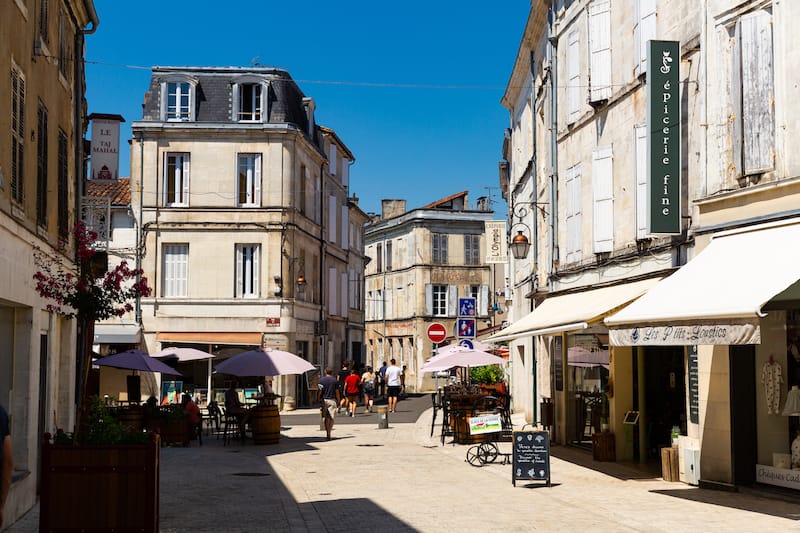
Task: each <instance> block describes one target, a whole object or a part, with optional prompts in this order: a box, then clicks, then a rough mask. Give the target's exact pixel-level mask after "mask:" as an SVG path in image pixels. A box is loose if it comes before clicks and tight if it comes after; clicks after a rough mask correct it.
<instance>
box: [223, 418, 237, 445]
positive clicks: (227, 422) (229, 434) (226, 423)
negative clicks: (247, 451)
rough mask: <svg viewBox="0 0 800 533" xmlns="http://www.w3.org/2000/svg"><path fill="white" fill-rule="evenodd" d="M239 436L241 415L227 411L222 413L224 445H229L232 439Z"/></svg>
mask: <svg viewBox="0 0 800 533" xmlns="http://www.w3.org/2000/svg"><path fill="white" fill-rule="evenodd" d="M236 438H239V417H238V416H237V415H235V414H233V413H229V412H227V411H224V412H223V415H222V445H223V446H227V445H228V443H229V442H230V441H231V439H236Z"/></svg>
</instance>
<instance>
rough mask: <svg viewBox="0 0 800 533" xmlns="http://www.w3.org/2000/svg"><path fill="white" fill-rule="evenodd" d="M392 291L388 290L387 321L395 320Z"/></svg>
mask: <svg viewBox="0 0 800 533" xmlns="http://www.w3.org/2000/svg"><path fill="white" fill-rule="evenodd" d="M392 292H393V291H392V289H386V296H385V298H386V319H387V320H391V319H393V318H394V300H393V299H392Z"/></svg>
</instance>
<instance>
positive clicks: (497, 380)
mask: <svg viewBox="0 0 800 533" xmlns="http://www.w3.org/2000/svg"><path fill="white" fill-rule="evenodd" d="M469 376H470V380H471V381H472V382H473V383H477V384H478V386H479V387H480V388H481V389H482V390H483V391H484V392H486V393H487V394H496V393H501V394H505V392H506V384H505V382H504V381H503V377H504V376H505V373H504V372H503V369H502V367H500V365H487V366H477V367H475V368H471V369H470V370H469Z"/></svg>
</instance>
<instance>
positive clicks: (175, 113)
mask: <svg viewBox="0 0 800 533" xmlns="http://www.w3.org/2000/svg"><path fill="white" fill-rule="evenodd" d="M162 94H164V95H165V96H166V105H164V102H163V101H162V106H164V107H163V109H162V116H163V117H164V119H165V120H168V121H183V122H186V121H191V120H194V85H193V84H192V83H190V82H188V81H168V82H166V83H164V84H163V85H162Z"/></svg>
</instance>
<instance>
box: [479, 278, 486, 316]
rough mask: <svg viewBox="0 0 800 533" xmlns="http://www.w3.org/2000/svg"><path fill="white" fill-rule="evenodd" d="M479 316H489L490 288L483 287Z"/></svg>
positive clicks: (480, 296)
mask: <svg viewBox="0 0 800 533" xmlns="http://www.w3.org/2000/svg"><path fill="white" fill-rule="evenodd" d="M478 314H479V315H480V316H486V315H488V314H489V286H488V285H481V291H480V295H479V296H478Z"/></svg>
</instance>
